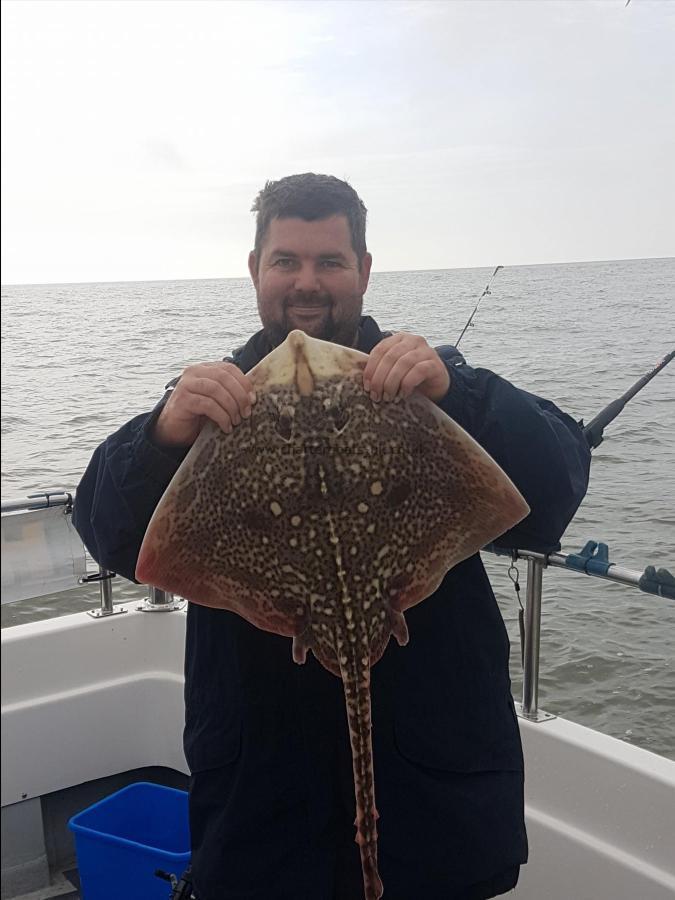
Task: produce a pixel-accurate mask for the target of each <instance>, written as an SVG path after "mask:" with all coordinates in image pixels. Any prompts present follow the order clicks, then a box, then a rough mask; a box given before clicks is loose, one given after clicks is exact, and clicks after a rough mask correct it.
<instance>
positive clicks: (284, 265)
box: [274, 256, 293, 269]
mask: <svg viewBox="0 0 675 900" xmlns="http://www.w3.org/2000/svg"><path fill="white" fill-rule="evenodd" d="M292 264H293V260H292V259H289V257H287V256H281V257H279V259H277V260H275V262H274V265H275V266H277V268H279V269H289V268H290V267H291V265H292Z"/></svg>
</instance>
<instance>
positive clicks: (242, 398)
mask: <svg viewBox="0 0 675 900" xmlns="http://www.w3.org/2000/svg"><path fill="white" fill-rule="evenodd" d="M202 369H207V370H208V371H207V372H203V371H201V370H202ZM189 371H191V372H192V374H194V375H195V376H204V377H207V378H216V380H217V381H219V382H220V383H221V384H222V385H223V387H224V388H225V389H226V390H229V391H230V393H231V394H232V396H233V397H235V398H236V400H237V406H238V407H239V410H240V412H241V413H242V415H244V414H245V413H246V410H247V409H248V408H249V407H250V406H252V405H253V404H254V403H255V402H256V393H255V388H254V386H253V382H252V381H251V379H250V378H249V377H248V375H245V374H244V373H243V372H242V371H241V369H240V368H238V366H235V365H234V363H227V362H215V363H203V364H200V365H198V366H194V367H192V369H190V370H189ZM246 415H250V409H249V410H248V413H246Z"/></svg>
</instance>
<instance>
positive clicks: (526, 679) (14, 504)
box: [0, 490, 675, 722]
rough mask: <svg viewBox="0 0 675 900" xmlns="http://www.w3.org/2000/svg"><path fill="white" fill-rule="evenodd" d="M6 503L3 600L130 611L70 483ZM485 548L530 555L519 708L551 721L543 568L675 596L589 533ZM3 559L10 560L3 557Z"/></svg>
mask: <svg viewBox="0 0 675 900" xmlns="http://www.w3.org/2000/svg"><path fill="white" fill-rule="evenodd" d="M0 508H1V511H2V553H3V567H2V602H3V604H4V603H13V602H17V600H21V599H28V598H30V597H38V596H42V595H44V594H48V593H53V592H57V591H64V590H69V589H71V588H73V587H76V586H77V585H78V584H79V585H81V584H86V583H92V582H98V584H99V585H100V591H101V605H100V608H99V609H96V610H89V611H88V612H89V615H91V616H93V617H94V618H98V619H105V618H107V617H109V616H112V615H118V614H119V613H123V612H126V608H125V607H124V606H120V605H117V606H115V605H114V604H113V579H114V578H115V577H116V576H115V573H114V572H110V571H108V570H107V569H104V568H101V567H99V568H98V571H96V572H94V573H91V574H89V573H88V572H87V566H86V550H85V548H84V546H83V545H82V542H81V540H80V539H79V536H78V535H77V533H76V532H75V530H74V528H73V525H72V521H71V514H72V509H73V495H72V493H70V492H68V491H64V490H49V491H42V492H40V493H36V494H31V495H30V496H29V497H26V498H23V499H19V500H8V501H2V503H1V507H0ZM57 510H59V512H57ZM22 516H25V517H27V518H30V522H28V523H27V527H23V528H21V527H17V517H22ZM20 524H21V523H19V525H20ZM22 541H23V542H24V544H25V546H24V549H23V553H22V552H21V548H20V547H19V546H18V545H19V544H20V543H21V542H22ZM45 545H46V549H45ZM485 551H487V552H490V553H495V554H497V555H498V556H499V555H508V556H510V557H511V568H510V570H509V572H510V574H511V573H512V571H513V570H514V569H515V563H516V562H517V561H518V560H525V561H526V563H527V585H526V591H525V606H524V608H523V614H522V619H521V641H522V644H523V652H522V667H523V692H522V702H521V703H520V704H518V712H519V714H520V715H522V716H523V717H525V718H527V719H529V720H530V721H533V722H545V721H548V720H549V719H552V718H555V717H554V716H552V715H551V714H549V713H546V712H543V711H542V710H540V709H539V658H540V638H541V613H542V590H543V575H544V570H545V569H547V568H560V569H565V570H567V571H568V572H574V573H576V574H583V575H587V576H590V577H592V578H601V579H604V580H606V581H613V582H615V583H616V584H622V585H626V586H629V587H633V588H638V589H639V590H641V591H644V592H646V593H649V594H656V595H659V596H662V597H667V598H669V599H675V577H673V575H671V574H670V572H669V571H668V570H666V569H658V570H657V569H656V568H655V567H654V566H647V567H646V569H645V570H644V572H639V571H636V570H632V569H627V568H625V567H623V566H620V565H616V564H615V563H612V562H610V561H609V553H608V548H607V545H606V544H602V543H596V542H595V541H589V542H588V543H587V544H586V546H585V547H584V548H583V549H582V550H580V551H579V553H563V552H552V553H537V552H534V551H529V550H513V549H508V550H506V549H500V548H499V547H497V546H495V545H494V544H491V545H489V546H488V547H486V548H485ZM5 557H7V559H6V558H5ZM64 557H65V570H66V575H65V576H64ZM5 562H8V563H9V565H5V564H4V563H5ZM36 565H41V566H42V569H43V571H41V572H40V575H39V577H38V578H36V577H34V572H33V570H34V568H35V566H36ZM22 567H23V572H24V573H25V575H26V579H25V584H24V585H21V584H20V582H21V574H22ZM6 573H8V574H7V575H6ZM512 580H513V581H514V583H515V585H516V589H519V584H518V579H517V577H513V575H512ZM38 588H40V589H41V591H40V590H38ZM148 591H149V594H148V599H147V600H145V601H144V602H143V603H142V604H141V606H139V607H137V608H138V609H140V610H142V611H143V612H167V611H171V610H175V609H180V608H182V607H183V606H184V602H183V601H182V600H181V599H180V598H174V597H173V595H172V594H169V593H167V592H165V591H162V590H159V588H155V587H152V586H149V588H148Z"/></svg>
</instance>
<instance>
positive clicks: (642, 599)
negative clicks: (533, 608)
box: [2, 258, 675, 759]
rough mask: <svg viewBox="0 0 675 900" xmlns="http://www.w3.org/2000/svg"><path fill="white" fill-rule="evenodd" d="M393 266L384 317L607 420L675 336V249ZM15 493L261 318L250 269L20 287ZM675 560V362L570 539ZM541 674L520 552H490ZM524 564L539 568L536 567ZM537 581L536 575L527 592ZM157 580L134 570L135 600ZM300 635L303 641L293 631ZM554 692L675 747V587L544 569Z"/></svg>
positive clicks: (67, 480)
mask: <svg viewBox="0 0 675 900" xmlns="http://www.w3.org/2000/svg"><path fill="white" fill-rule="evenodd" d="M492 274H493V269H492V268H489V269H488V268H473V269H442V270H435V271H415V272H380V273H375V274H373V276H372V278H371V283H370V286H369V289H368V292H367V294H366V297H365V312H367V313H368V314H370V315H372V316H374V317H375V318H376V319H377V321H378V322H379V324H380V325H381V327H382V328H386V329H390V330H404V331H410V332H414V333H417V334H421V335H424V336H425V337H426V338H427V340H428V341H429V342H430V343H431V344H432V345H434V344H436V345H438V344H448V343H450V344H452V343H455V342H456V341H457V339H458V337H459V335H460V333H461V332H462V329H463V328H464V326H465V324H466V322H467V320H468V319H469V317H470V315H471V313H472V311H473V310H474V309H475V307H476V303H477V301H478V299H479V297H481V294H483V296H482V299H481V301H480V304H479V307H478V310H477V311H476V314H475V316H474V319H473V325H472V327H470V328H468V329H467V331H466V333H465V334H464V336H463V338H462V340H461V343H460V349H461V350H462V352H463V353H464V355H465V357H466V359H467V362H469V363H470V364H471V365H473V366H479V367H483V368H487V369H490V370H492V371H494V372H496V373H498V374H499V375H501V376H503V377H505V378H507V379H509V380H510V381H512V382H513V383H514V384H516V385H517V386H518V387H521V388H523V389H525V390H527V391H530V392H532V393H534V394H538V395H540V396H542V397H546V398H548V399H549V400H552V401H553V402H554V403H556V404H557V405H558V406H559V407H560V408H561V409H563V410H565V411H566V412H568V413H569V414H570V415H572V416H573V417H574V418H575V419H578V420H581V419H583V420H584V421H586V422H588V421H589V420H590V419H591V418H592V417H593V416H594V415H595V414H596V413H598V412H599V411H600V410H601V409H603V408H604V407H605V406H606V405H607V404H608V403H609V402H610V401H611V400H614V399H615V398H617V397H619V396H620V395H622V394H623V393H624V392H625V391H626V390H628V388H629V387H630V386H631V385H632V384H633V383H634V382H635V381H637V380H638V379H639V378H640V377H641V376H642V375H644V374H645V373H647V372H648V371H650V370H651V369H652V368H653V367H654V366H655V365H656V364H657V363H658V362H659V361H660V360H661V359H662V358H663V357H664V356H665V354H666V353H668V352H670V351H671V350H673V349H674V348H675V258H663V259H640V260H618V261H603V262H584V263H567V264H559V265H558V264H556V265H532V266H507V267H505V268H503V269H501V270H500V271H499V272H498V273H497V274H496V275H495V277H494V279H493V280H492V282H491V286H490V292H489V293H485V294H484V289H485V288H486V286H487V285H488V282H489V281H490V278H491V276H492ZM2 322H3V329H2V498H3V500H4V499H13V498H17V497H24V496H26V495H28V494H31V493H35V492H36V491H39V490H44V489H46V488H57V487H58V488H63V489H66V490H73V489H75V488H76V487H77V484H78V481H79V479H80V477H81V475H82V473H83V471H84V469H85V467H86V465H87V463H88V461H89V459H90V457H91V454H92V452H93V450H94V448H95V447H96V446H97V445H98V444H99V443H100V442H101V441H102V440H103V439H104V438H105V437H106V436H107V435H108V434H110V433H111V432H112V431H114V430H115V429H117V428H118V427H119V426H120V425H121V424H123V423H124V422H125V421H127V420H128V419H130V418H132V417H133V416H135V415H136V414H138V413H140V412H144V411H146V410H150V409H151V408H152V407H153V406H154V404H155V403H156V402H157V400H158V399H159V398H160V397H161V396H162V394H163V391H164V385H165V384H166V382H167V381H169V379H171V378H172V377H174V376H175V375H178V374H179V373H180V372H181V371H182V370H183V369H184V368H185V367H186V366H187V365H189V364H191V363H195V362H201V361H206V360H216V359H221V358H222V357H223V356H224V355H226V354H228V353H229V352H230V351H231V350H232V349H233V348H234V347H236V346H238V345H240V344H241V343H243V342H244V341H245V340H246V339H247V338H248V337H249V336H250V335H251V334H252V333H253V332H254V331H256V330H257V329H258V327H259V322H258V317H257V310H256V301H255V294H254V292H253V288H252V286H251V284H250V283H249V281H248V280H247V279H237V278H234V279H207V280H190V281H187V280H186V281H144V282H114V283H97V284H51V285H12V286H6V287H3V288H2ZM589 540H593V541H598V542H604V543H606V544H607V545H608V547H609V558H610V560H611V561H613V562H615V563H618V564H621V565H622V566H625V567H627V568H630V569H635V570H639V571H642V570H643V569H644V567H645V566H646V565H649V564H651V565H655V566H657V567H665V568H668V569H670V571H672V572H675V363H673V364H671V365H670V366H668V367H666V368H665V369H664V370H663V371H662V372H661V373H660V374H659V375H657V376H656V377H655V378H654V379H653V380H652V381H651V382H650V383H649V384H648V385H647V386H646V387H645V388H644V389H643V390H642V391H641V392H640V393H639V394H638V395H637V396H636V397H635V398H634V399H633V400H631V401H630V403H628V404H627V405H626V407H625V409H624V410H623V412H622V413H621V415H620V416H619V418H617V419H616V421H615V422H614V423H613V424H611V425H610V426H609V427H608V428H607V430H606V432H605V440H604V442H603V443H602V444H601V446H600V447H599V448H598V449H597V450H595V451H594V454H593V463H592V470H591V481H590V486H589V490H588V494H587V496H586V498H585V500H584V502H583V503H582V505H581V508H580V509H579V511H578V512H577V514H576V516H575V518H574V519H573V521H572V523H571V524H570V525H569V527H568V529H567V531H566V533H565V535H564V536H563V538H562V548H563V550H564V551H566V552H577V551H579V550H580V548H581V547H583V546H584V545H585V544H586V542H587V541H589ZM484 557H485V562H486V566H487V568H488V571H489V573H490V577H491V580H492V583H493V586H494V590H495V593H496V596H497V600H498V603H499V606H500V609H501V612H502V615H503V617H504V621H505V622H506V625H507V628H508V631H509V634H510V637H511V642H512V651H511V672H512V680H513V686H514V695H515V696H516V699H518V698H519V694H520V691H521V670H520V646H519V641H520V639H519V633H518V624H517V623H518V620H517V610H518V601H517V597H516V594H515V591H514V588H513V584H512V581H511V580H510V579H509V577H508V567H509V562H510V561H509V559H507V558H505V557H493V556H490V555H489V554H484ZM518 567H519V570H520V581H521V583H522V584H524V583H525V580H526V566H525V564H524V563H522V562H521V563H519V564H518ZM521 593H522V594H524V591H522V592H521ZM141 596H145V589H143V588H141V587H139V586H137V585H134V584H131V583H130V582H127V581H124V580H123V579H121V578H117V579H116V580H115V585H114V597H115V600H116V601H117V602H119V601H123V600H131V599H134V598H136V597H141ZM98 603H99V596H98V590H97V588H96V587H93V586H92V587H82V588H77V589H75V590H73V591H70V592H67V593H63V594H58V595H50V596H47V597H41V598H37V599H35V600H26V601H22V602H19V603H15V604H11V605H5V606H3V607H2V627H3V628H8V627H12V626H15V625H19V624H21V623H24V622H28V621H33V620H36V619H41V618H49V617H53V616H61V615H67V614H71V613H73V612H77V611H80V610H83V609H89V608H92V607H94V606H96V605H98ZM289 652H290V648H289ZM539 705H540V707H541V708H543V709H544V710H546V711H547V712H551V713H554V714H556V715H559V716H564V717H565V718H568V719H572V720H574V721H577V722H580V723H582V724H584V725H587V726H589V727H591V728H594V729H597V730H599V731H601V732H604V733H606V734H610V735H613V736H614V737H617V738H620V739H621V740H623V741H627V742H629V743H633V744H636V745H639V746H641V747H645V748H647V749H648V750H651V751H653V752H655V753H658V754H663V755H665V756H668V757H670V758H673V759H675V602H673V601H672V600H668V599H666V598H661V597H658V596H652V595H648V594H645V593H642V592H641V591H639V590H638V589H635V588H628V587H624V586H621V585H616V584H611V583H609V582H606V581H602V580H600V579H594V578H589V577H587V576H585V575H580V574H575V573H573V572H569V571H565V570H559V569H553V568H551V569H549V570H547V571H546V572H545V574H544V595H543V614H542V632H541V662H540V687H539Z"/></svg>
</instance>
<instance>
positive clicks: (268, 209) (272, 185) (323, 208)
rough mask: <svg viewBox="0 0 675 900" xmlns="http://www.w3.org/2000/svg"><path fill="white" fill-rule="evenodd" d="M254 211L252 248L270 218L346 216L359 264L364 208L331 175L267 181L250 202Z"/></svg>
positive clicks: (348, 187) (307, 174)
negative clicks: (253, 241)
mask: <svg viewBox="0 0 675 900" xmlns="http://www.w3.org/2000/svg"><path fill="white" fill-rule="evenodd" d="M251 212H254V213H256V228H255V248H254V252H255V255H256V259H258V260H259V259H260V248H261V247H262V243H263V241H264V239H265V235H266V233H267V229H268V228H269V225H270V222H271V221H272V219H292V218H298V219H304V220H305V221H306V222H313V221H315V220H317V219H327V218H329V217H330V216H335V215H343V216H346V218H347V222H348V223H349V231H350V233H351V238H352V249H353V250H354V252H355V253H356V256H357V259H358V261H359V266H360V265H361V263H362V261H363V257H364V256H365V254H366V252H367V249H366V215H367V212H368V210H367V209H366V207H365V204H364V203H363V200H361V198H360V197H359V195H358V194H357V193H356V191H355V190H354V188H353V187H352V186H351V185H350V184H348V183H347V182H346V181H341V180H340V179H339V178H335V176H334V175H315V174H314V172H305V173H304V174H303V175H287V176H286V177H285V178H281V179H279V181H268V182H267V183H266V184H265V187H264V188H263V189H262V190H261V191H260V193H259V194H258V196H257V197H256V198H255V200H254V202H253V206H252V207H251Z"/></svg>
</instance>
